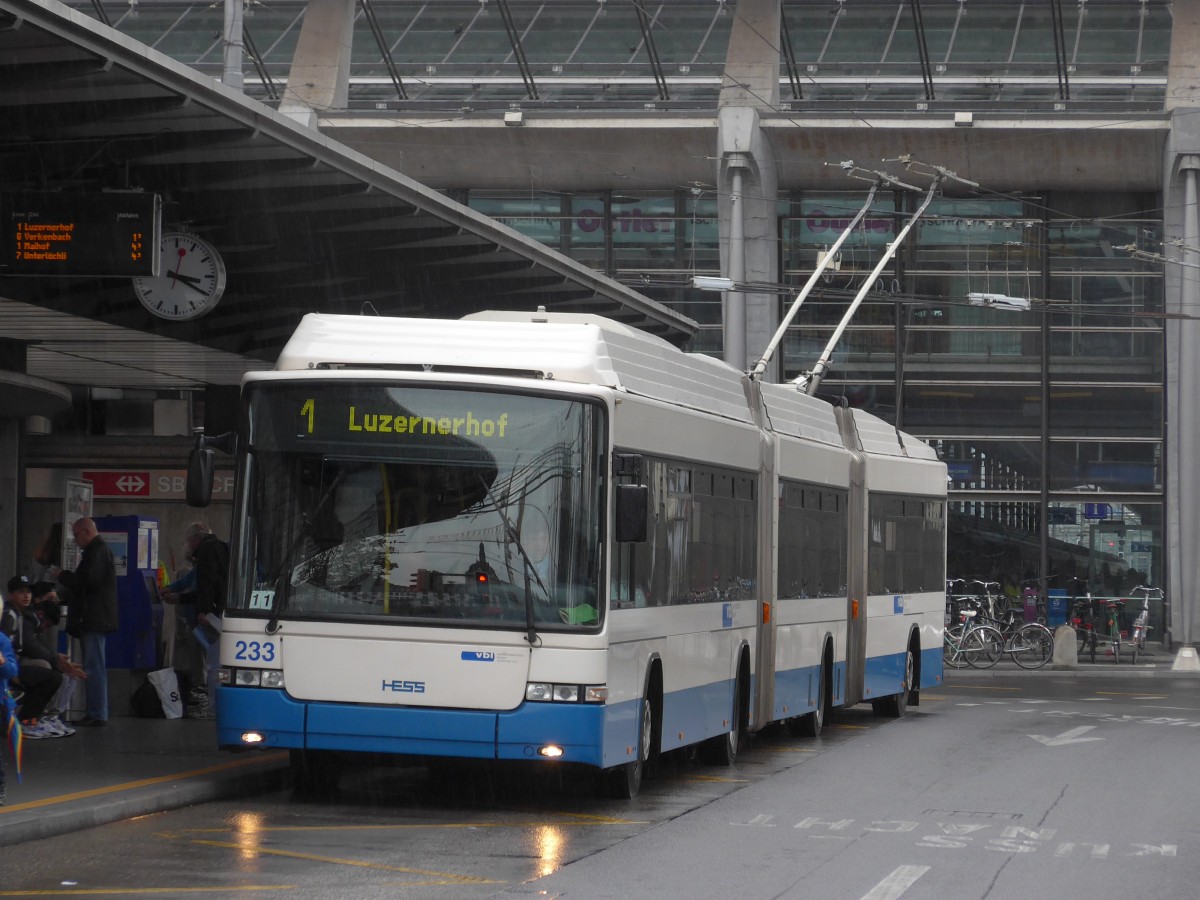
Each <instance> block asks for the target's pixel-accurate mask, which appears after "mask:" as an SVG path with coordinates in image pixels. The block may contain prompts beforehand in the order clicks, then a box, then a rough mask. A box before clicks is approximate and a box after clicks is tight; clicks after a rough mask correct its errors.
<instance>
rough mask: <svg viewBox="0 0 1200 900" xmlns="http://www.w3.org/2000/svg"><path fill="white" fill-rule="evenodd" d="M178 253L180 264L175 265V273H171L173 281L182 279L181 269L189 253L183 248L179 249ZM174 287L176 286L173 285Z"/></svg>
mask: <svg viewBox="0 0 1200 900" xmlns="http://www.w3.org/2000/svg"><path fill="white" fill-rule="evenodd" d="M178 253H179V260H178V262H176V263H175V271H174V272H172V273H171V278H172V280H176V279H178V278H179V277H180V275H179V267H180V266H182V265H183V258H184V257H185V256H187V251H186V250H184V249H183V248H182V247H180V248H179V251H178ZM172 287H174V285H172Z"/></svg>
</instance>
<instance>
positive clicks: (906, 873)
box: [862, 866, 930, 900]
mask: <svg viewBox="0 0 1200 900" xmlns="http://www.w3.org/2000/svg"><path fill="white" fill-rule="evenodd" d="M929 869H930V867H929V866H897V867H896V870H895V871H894V872H892V874H890V875H889V876H888V877H887V878H885V879H883V881H881V882H879V884H877V885H875V887H873V888H871V890H869V891H867V893H865V894H863V897H862V900H896V898H897V897H899V896H900V895H901V894H903V893H904V892H905V891H907V890H908V889H909V888H910V887H912V886H913V883H914V882H915V881H916V880H917V879H918V878H920V877H921V876H922V875H924V874H925V873H926V872H928V871H929Z"/></svg>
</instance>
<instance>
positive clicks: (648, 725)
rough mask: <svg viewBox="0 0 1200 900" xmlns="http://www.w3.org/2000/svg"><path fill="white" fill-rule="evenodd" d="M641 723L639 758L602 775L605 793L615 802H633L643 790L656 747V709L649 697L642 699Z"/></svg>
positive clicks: (639, 727)
mask: <svg viewBox="0 0 1200 900" xmlns="http://www.w3.org/2000/svg"><path fill="white" fill-rule="evenodd" d="M640 718H641V721H640V722H639V723H638V758H637V759H636V760H634V761H633V762H627V763H624V764H622V765H619V766H616V767H615V768H612V769H609V770H608V771H606V772H604V773H602V776H601V777H602V778H603V781H604V792H605V794H607V795H608V796H609V797H612V798H613V799H614V800H632V799H633V798H634V797H636V796H637V795H638V792H639V791H641V789H642V779H643V778H644V777H645V774H646V766H647V765H648V763H649V761H650V757H651V751H652V749H653V746H654V707H653V706H652V705H651V703H650V699H649V698H648V697H642V711H641V717H640Z"/></svg>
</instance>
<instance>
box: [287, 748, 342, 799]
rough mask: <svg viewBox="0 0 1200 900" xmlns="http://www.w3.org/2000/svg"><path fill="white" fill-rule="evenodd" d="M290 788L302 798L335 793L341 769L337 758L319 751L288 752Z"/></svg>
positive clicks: (326, 752)
mask: <svg viewBox="0 0 1200 900" xmlns="http://www.w3.org/2000/svg"><path fill="white" fill-rule="evenodd" d="M288 761H289V763H290V766H291V771H292V787H293V788H294V789H295V790H296V792H297V793H298V794H301V795H304V796H323V795H327V794H332V793H334V792H336V791H337V788H338V781H339V780H340V779H341V775H342V773H341V769H340V768H339V766H338V763H337V757H336V756H335V755H334V754H332V753H330V752H328V751H321V750H290V751H288Z"/></svg>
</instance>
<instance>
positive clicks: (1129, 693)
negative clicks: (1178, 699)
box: [1096, 691, 1167, 700]
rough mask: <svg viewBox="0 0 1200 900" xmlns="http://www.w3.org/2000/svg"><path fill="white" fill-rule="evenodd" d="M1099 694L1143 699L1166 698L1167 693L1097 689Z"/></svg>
mask: <svg viewBox="0 0 1200 900" xmlns="http://www.w3.org/2000/svg"><path fill="white" fill-rule="evenodd" d="M1096 693H1097V694H1104V695H1105V696H1108V697H1139V698H1141V699H1142V700H1165V699H1166V698H1167V695H1166V694H1143V693H1139V692H1137V691H1096Z"/></svg>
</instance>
